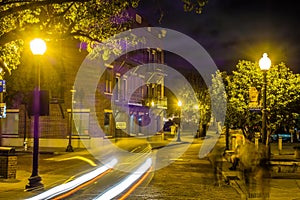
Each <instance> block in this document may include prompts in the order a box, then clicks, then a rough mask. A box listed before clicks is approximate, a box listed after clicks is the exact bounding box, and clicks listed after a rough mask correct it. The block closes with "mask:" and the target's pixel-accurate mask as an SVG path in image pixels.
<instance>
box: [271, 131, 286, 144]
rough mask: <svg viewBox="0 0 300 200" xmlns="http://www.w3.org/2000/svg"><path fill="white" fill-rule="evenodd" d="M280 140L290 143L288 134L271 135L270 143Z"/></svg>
mask: <svg viewBox="0 0 300 200" xmlns="http://www.w3.org/2000/svg"><path fill="white" fill-rule="evenodd" d="M279 137H281V138H282V142H290V141H291V134H290V133H288V132H280V133H273V134H271V136H270V142H276V141H278V138H279Z"/></svg>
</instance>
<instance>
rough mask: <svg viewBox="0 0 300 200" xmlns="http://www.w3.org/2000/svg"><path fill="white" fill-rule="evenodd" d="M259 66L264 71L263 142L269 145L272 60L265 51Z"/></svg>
mask: <svg viewBox="0 0 300 200" xmlns="http://www.w3.org/2000/svg"><path fill="white" fill-rule="evenodd" d="M259 67H260V69H261V70H262V71H263V110H262V130H263V134H262V136H263V137H262V142H263V144H265V145H267V119H266V118H267V115H266V111H267V71H268V70H269V69H270V67H271V60H270V58H268V54H267V53H264V54H263V57H262V58H261V59H260V60H259Z"/></svg>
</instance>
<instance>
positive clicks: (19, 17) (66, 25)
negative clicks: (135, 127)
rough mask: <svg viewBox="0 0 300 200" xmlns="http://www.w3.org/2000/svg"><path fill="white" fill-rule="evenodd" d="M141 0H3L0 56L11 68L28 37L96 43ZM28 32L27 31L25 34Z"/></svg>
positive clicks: (194, 5)
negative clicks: (69, 39)
mask: <svg viewBox="0 0 300 200" xmlns="http://www.w3.org/2000/svg"><path fill="white" fill-rule="evenodd" d="M139 1H140V0H130V1H127V0H114V1H111V0H38V1H36V0H28V1H19V0H6V1H1V2H0V30H1V31H0V52H1V54H0V57H2V58H3V60H4V62H6V63H8V65H9V67H10V68H11V69H16V68H17V66H18V64H20V53H21V52H22V50H23V46H24V44H25V43H26V42H27V41H28V39H30V38H29V35H30V37H36V36H40V37H43V38H46V39H47V40H64V39H66V38H76V39H79V40H80V41H82V42H87V44H88V45H87V47H88V50H90V49H91V48H92V47H93V46H94V45H95V44H96V43H98V42H101V41H102V40H103V39H106V38H108V37H110V36H111V35H114V34H115V33H118V32H120V31H123V30H126V29H127V28H128V27H129V24H130V23H131V22H132V20H133V18H132V16H130V14H129V13H128V12H127V10H128V9H129V8H135V7H137V6H138V3H139ZM182 1H183V3H184V9H185V10H186V11H192V10H195V11H196V12H198V13H199V12H200V10H201V9H202V8H203V6H205V4H206V3H207V0H201V1H198V0H197V1H195V0H182ZM28 33H30V34H28Z"/></svg>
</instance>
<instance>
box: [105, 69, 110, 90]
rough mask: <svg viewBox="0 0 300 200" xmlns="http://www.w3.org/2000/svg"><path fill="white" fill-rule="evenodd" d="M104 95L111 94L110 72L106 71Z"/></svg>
mask: <svg viewBox="0 0 300 200" xmlns="http://www.w3.org/2000/svg"><path fill="white" fill-rule="evenodd" d="M105 73H106V74H105V91H104V92H105V93H112V70H111V69H106V72H105Z"/></svg>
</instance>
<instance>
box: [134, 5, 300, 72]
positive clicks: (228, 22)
mask: <svg viewBox="0 0 300 200" xmlns="http://www.w3.org/2000/svg"><path fill="white" fill-rule="evenodd" d="M298 5H299V3H297V0H285V1H278V0H209V2H208V5H207V6H206V7H204V10H203V13H202V14H196V13H193V12H192V13H188V12H184V11H183V4H182V2H181V0H141V3H140V6H139V8H138V12H139V13H141V14H142V15H143V16H144V17H146V18H147V20H148V21H149V22H150V23H151V24H152V25H153V26H160V27H166V28H170V29H174V30H177V31H180V32H182V33H184V34H186V35H188V36H190V37H192V38H193V39H195V40H197V41H198V42H199V44H201V45H202V46H203V47H204V48H205V49H206V50H207V52H208V53H209V54H210V55H211V57H212V58H213V60H214V61H215V63H216V64H217V66H218V68H220V69H221V70H226V71H231V70H232V69H234V67H235V65H236V64H237V63H238V60H241V59H245V60H250V61H257V60H259V58H261V56H262V53H264V52H267V53H268V54H269V57H270V58H271V60H272V62H273V63H274V64H276V63H279V62H281V61H282V62H285V63H286V64H287V66H289V67H290V68H291V69H292V70H293V71H294V72H296V73H300V39H299V38H300V16H299V15H300V14H298V13H300V6H298ZM161 13H163V17H162V18H161V20H160V17H161Z"/></svg>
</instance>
